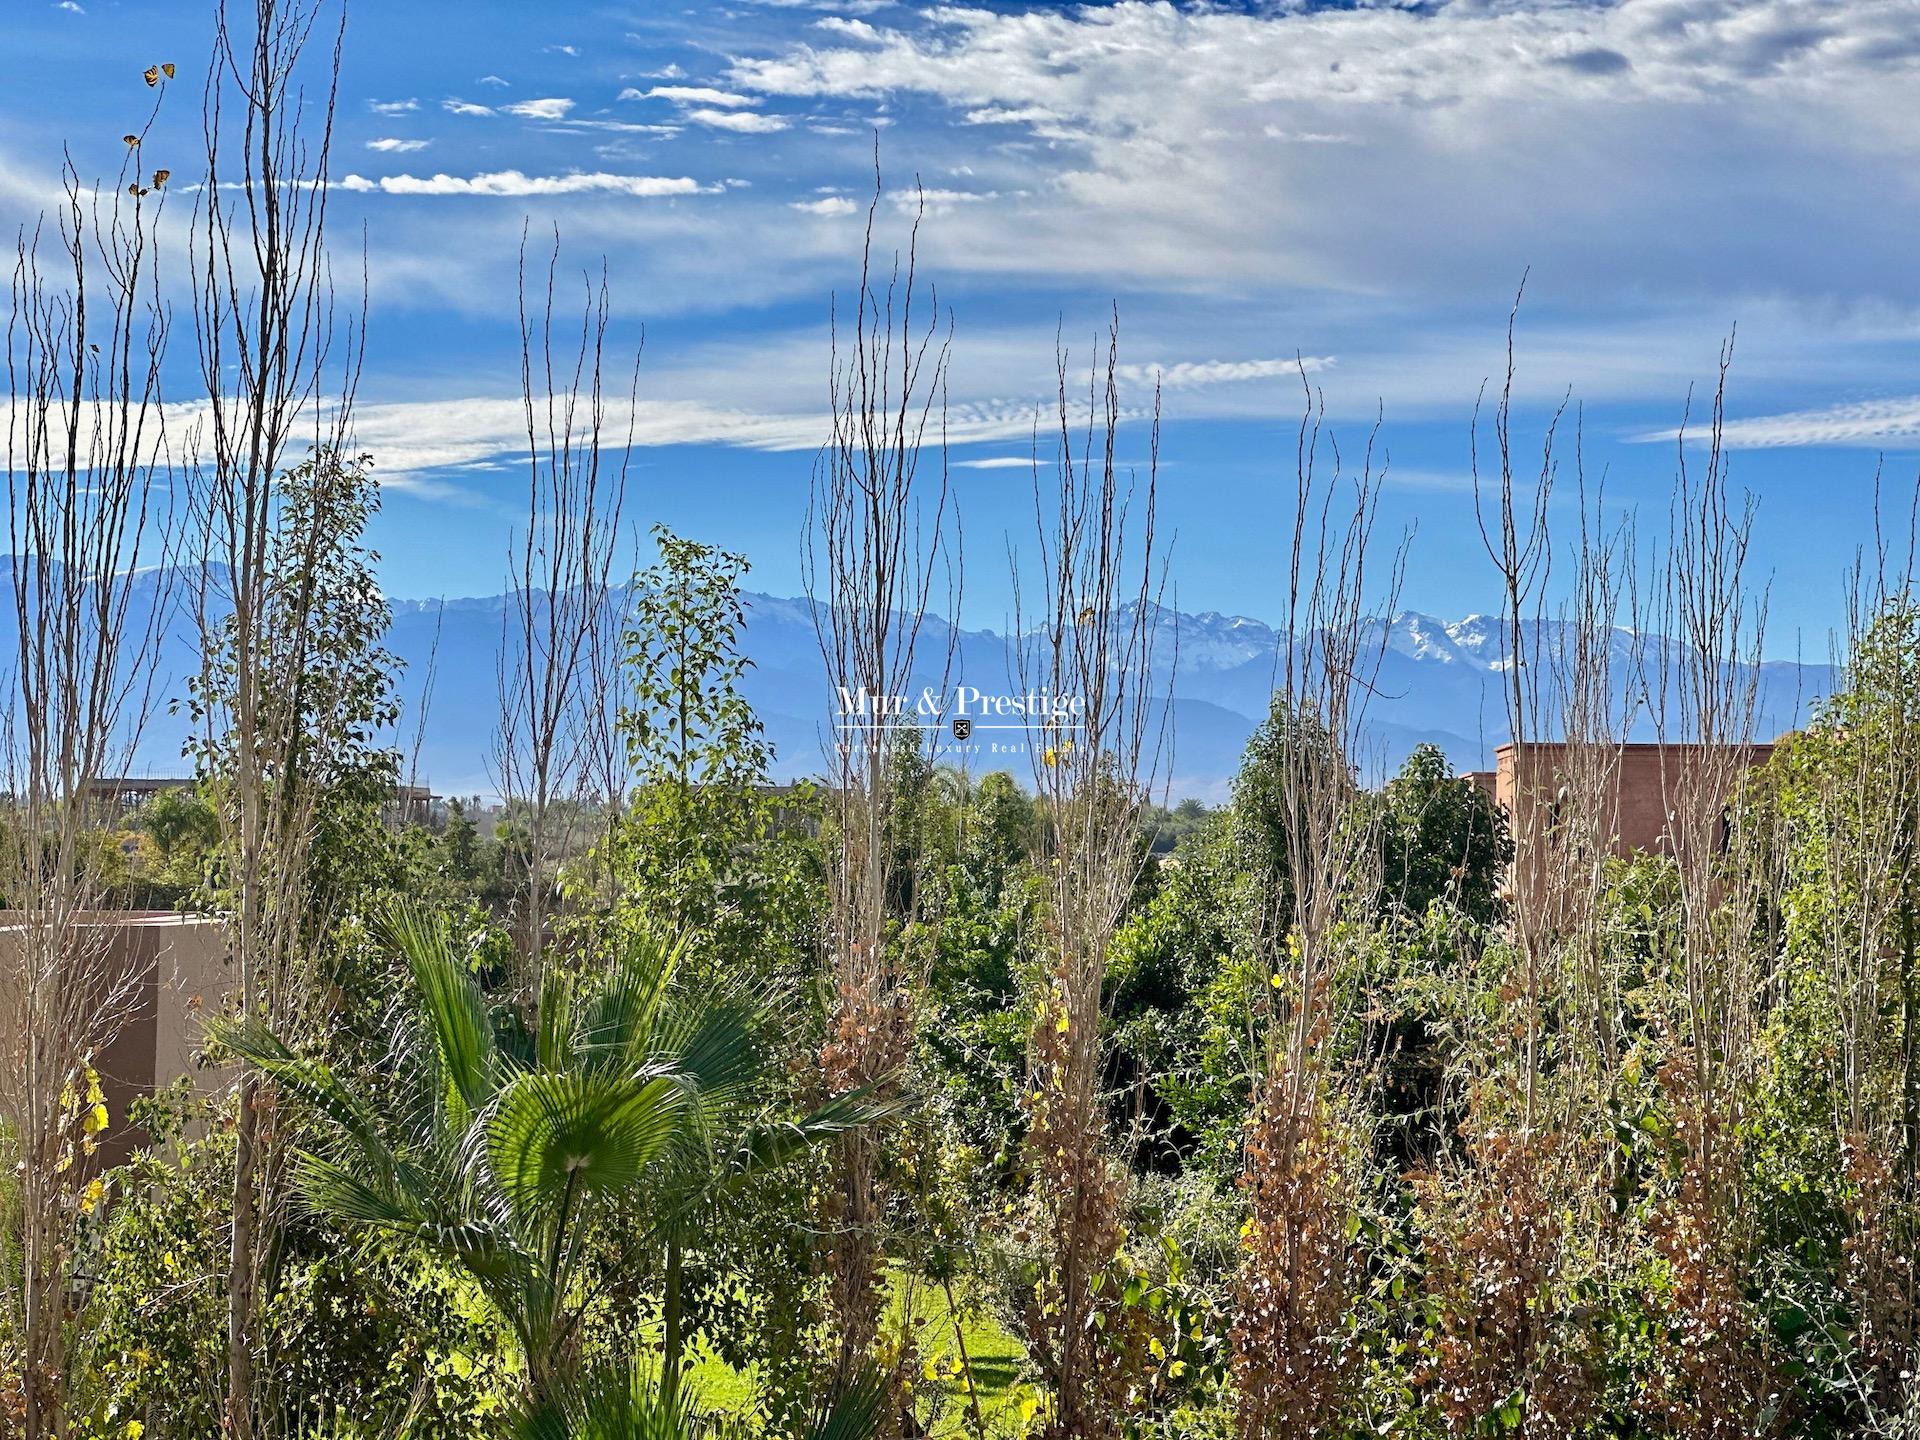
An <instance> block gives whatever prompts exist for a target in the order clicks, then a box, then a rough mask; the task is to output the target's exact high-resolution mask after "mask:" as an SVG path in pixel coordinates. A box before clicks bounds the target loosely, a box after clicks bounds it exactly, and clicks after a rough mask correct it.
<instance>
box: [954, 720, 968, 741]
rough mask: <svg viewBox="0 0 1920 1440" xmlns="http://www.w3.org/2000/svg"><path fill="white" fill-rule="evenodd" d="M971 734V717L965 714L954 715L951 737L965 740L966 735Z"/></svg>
mask: <svg viewBox="0 0 1920 1440" xmlns="http://www.w3.org/2000/svg"><path fill="white" fill-rule="evenodd" d="M972 734H973V721H972V719H971V718H969V717H968V716H965V715H956V716H954V717H953V738H954V739H956V740H965V739H966V738H967V737H968V736H970V735H972Z"/></svg>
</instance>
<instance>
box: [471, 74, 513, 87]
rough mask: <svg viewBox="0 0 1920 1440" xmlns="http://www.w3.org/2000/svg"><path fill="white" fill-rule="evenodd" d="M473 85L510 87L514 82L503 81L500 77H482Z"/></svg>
mask: <svg viewBox="0 0 1920 1440" xmlns="http://www.w3.org/2000/svg"><path fill="white" fill-rule="evenodd" d="M473 83H474V84H476V85H501V86H510V85H511V84H512V83H513V82H512V81H510V80H503V79H501V78H500V77H499V76H498V75H482V76H481V77H480V78H479V79H478V80H476V81H474V82H473Z"/></svg>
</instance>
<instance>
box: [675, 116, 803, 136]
mask: <svg viewBox="0 0 1920 1440" xmlns="http://www.w3.org/2000/svg"><path fill="white" fill-rule="evenodd" d="M686 113H687V119H689V120H691V121H692V122H693V123H694V124H696V125H705V126H707V127H709V128H710V129H714V130H731V131H733V132H734V133H735V134H737V135H770V134H772V133H773V132H774V131H776V130H784V129H786V128H787V122H786V121H785V120H784V119H782V118H781V117H780V116H778V115H756V114H754V113H753V112H752V111H750V110H689V111H687V112H686Z"/></svg>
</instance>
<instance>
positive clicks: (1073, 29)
mask: <svg viewBox="0 0 1920 1440" xmlns="http://www.w3.org/2000/svg"><path fill="white" fill-rule="evenodd" d="M1913 5H1914V0H1626V3H1618V4H1608V5H1586V4H1564V3H1551V0H1503V3H1497V4H1486V3H1481V0H1437V3H1434V4H1430V5H1419V6H1414V5H1400V4H1360V5H1352V6H1302V5H1293V4H1287V5H1279V4H1275V5H1271V6H1268V5H1262V6H1226V5H1211V4H1194V5H1179V4H1165V3H1145V0H1117V3H1113V4H1109V5H1082V4H1076V5H1062V6H1005V7H1002V6H997V5H995V6H989V5H984V4H977V3H976V4H957V5H947V6H944V7H940V8H938V9H933V8H926V9H916V10H915V11H913V12H912V13H908V14H903V13H902V11H901V9H899V8H895V9H893V10H890V11H888V12H887V18H888V20H889V21H890V23H876V24H874V25H871V26H868V27H867V28H866V29H863V30H857V31H856V30H855V29H853V28H850V27H847V26H828V27H825V28H824V29H813V30H811V31H810V32H809V33H808V35H807V37H806V39H805V40H804V41H794V42H789V43H788V44H787V45H786V46H785V47H784V48H781V49H778V50H775V51H772V52H771V53H761V54H757V55H751V56H743V57H740V58H736V59H735V60H733V61H732V62H731V64H730V66H729V68H728V71H727V72H726V74H727V79H728V82H729V83H730V84H731V85H732V86H733V87H735V88H737V89H740V90H742V91H745V92H749V93H758V94H763V95H767V96H769V97H776V96H778V97H793V98H795V99H808V100H826V101H832V100H840V101H848V100H880V101H887V100H890V99H893V98H898V97H902V96H912V97H917V98H919V99H921V100H923V101H928V102H931V103H932V105H933V107H935V109H936V110H940V109H944V114H945V123H947V124H948V125H952V124H955V123H967V122H971V123H974V124H978V125H993V126H998V127H1010V128H1012V129H1014V130H1015V131H1021V130H1024V131H1027V132H1029V134H1030V137H1031V138H1032V139H1033V140H1035V141H1037V142H1039V143H1038V144H1037V145H1035V146H1034V148H1031V149H1027V150H1022V151H1013V150H1008V149H1001V148H999V147H998V146H996V148H995V149H993V150H987V149H985V148H984V147H976V151H975V153H976V155H977V156H978V157H979V158H981V159H994V160H997V161H1001V162H1003V163H1002V164H1000V165H999V167H998V168H997V169H996V170H995V171H994V172H993V173H996V174H1005V175H1008V176H1009V177H1011V176H1012V175H1014V174H1018V175H1019V179H1018V185H1019V186H1020V188H1022V189H1027V190H1030V191H1031V192H1034V193H1039V194H1044V195H1045V196H1046V199H1047V202H1048V203H1047V204H1045V205H1041V206H1031V207H1025V208H1026V209H1027V210H1028V211H1029V213H1027V214H1024V215H1022V216H1020V217H1019V218H1018V219H1017V220H1016V219H1012V218H1010V215H1009V212H1010V211H1011V210H1012V208H1013V207H1011V206H1009V205H1007V204H1006V203H1004V202H1005V199H1006V198H1007V197H1008V194H1009V187H1008V186H1007V185H1006V184H1004V183H1003V184H1002V186H1001V187H1000V188H1001V189H1002V194H1003V201H1002V203H1000V204H998V205H991V206H975V207H972V208H973V209H974V210H975V211H976V212H977V213H976V214H975V215H974V216H972V217H971V218H967V219H964V220H957V221H956V222H955V223H954V224H952V225H950V226H948V227H946V229H945V231H944V233H943V235H942V236H940V237H938V238H936V239H933V240H932V241H931V242H930V243H932V244H934V245H935V246H936V247H938V253H939V255H940V256H942V257H945V258H951V259H954V260H957V261H959V262H960V263H964V264H966V265H967V266H969V267H970V268H971V269H973V270H975V271H985V272H992V271H1007V272H1022V273H1029V274H1067V275H1073V276H1076V277H1082V278H1085V277H1089V276H1098V277H1100V280H1101V282H1102V283H1105V284H1112V283H1114V282H1115V281H1116V279H1118V280H1131V279H1148V280H1154V281H1161V282H1165V283H1169V284H1172V285H1176V286H1180V287H1196V286H1199V287H1205V288H1210V289H1217V290H1220V291H1222V292H1225V291H1227V290H1230V289H1239V290H1241V291H1243V292H1244V291H1245V290H1246V287H1247V286H1248V285H1250V284H1257V285H1260V286H1261V287H1262V288H1263V289H1266V290H1269V291H1287V290H1290V289H1300V288H1306V289H1312V290H1316V291H1322V292H1326V293H1349V294H1354V293H1358V294H1370V295H1394V296H1396V297H1399V298H1402V299H1405V298H1408V297H1410V296H1418V297H1420V298H1428V299H1446V298H1450V299H1454V300H1457V298H1458V297H1459V296H1460V295H1461V294H1462V293H1473V294H1480V293H1483V290H1484V293H1493V292H1494V291H1496V290H1497V288H1499V287H1504V288H1507V289H1509V290H1510V289H1511V287H1512V283H1513V280H1514V278H1515V277H1517V275H1518V273H1519V271H1520V270H1521V269H1522V268H1523V267H1524V266H1525V265H1526V264H1527V262H1528V261H1530V260H1533V261H1544V260H1546V259H1547V258H1548V257H1551V258H1552V260H1553V261H1554V263H1555V264H1556V265H1558V266H1561V267H1564V269H1565V271H1566V272H1567V273H1569V274H1578V275H1580V276H1581V278H1582V282H1583V284H1584V285H1585V286H1586V288H1587V290H1588V293H1589V294H1590V295H1592V296H1593V297H1594V301H1593V303H1595V304H1596V305H1601V304H1605V303H1607V302H1606V301H1605V300H1603V299H1601V298H1600V297H1602V296H1604V295H1620V296H1626V295H1638V296H1639V297H1641V298H1642V299H1643V300H1644V298H1645V297H1646V296H1647V295H1648V294H1649V293H1655V294H1666V295H1675V296H1685V297H1687V298H1688V299H1689V300H1697V299H1698V297H1699V296H1700V295H1701V294H1702V293H1715V294H1727V293H1729V292H1730V291H1733V290H1735V289H1746V290H1748V291H1749V293H1761V294H1778V293H1790V294H1795V295H1801V296H1807V297H1819V298H1826V297H1830V296H1832V295H1833V294H1834V293H1835V292H1836V290H1837V291H1841V292H1852V293H1858V291H1859V290H1860V289H1861V288H1863V287H1865V288H1868V289H1869V290H1871V291H1872V292H1873V293H1875V295H1876V297H1877V298H1878V297H1881V296H1886V295H1889V294H1897V295H1898V296H1899V297H1900V298H1901V300H1902V301H1903V302H1906V303H1920V274H1916V273H1915V272H1914V271H1913V268H1912V267H1911V265H1910V264H1909V263H1908V262H1907V259H1906V258H1905V255H1904V251H1903V249H1902V247H1901V246H1899V245H1898V244H1896V243H1895V242H1894V241H1893V240H1892V239H1891V237H1893V236H1896V235H1902V234H1910V233H1912V230H1913V228H1914V226H1915V225H1916V224H1920V187H1917V186H1914V185H1911V184H1909V183H1907V181H1906V179H1905V178H1904V177H1905V176H1907V175H1909V174H1911V173H1912V172H1913V170H1914V168H1915V167H1916V165H1920V125H1916V124H1915V123H1913V120H1912V108H1911V103H1910V96H1911V94H1912V90H1913V86H1914V84H1915V81H1916V80H1920V27H1917V26H1916V25H1915V24H1914V12H1913ZM893 17H899V18H897V19H895V18H893ZM868 30H870V31H871V33H867V31H868ZM902 113H903V114H907V115H908V116H909V123H910V124H911V125H913V126H914V127H916V128H921V127H925V126H926V125H927V123H928V122H927V120H926V118H925V115H926V112H925V110H924V109H916V111H914V112H902ZM935 123H939V122H935ZM922 133H924V129H922ZM1682 136H1685V137H1689V138H1688V139H1687V140H1686V141H1684V142H1683V141H1682V140H1681V139H1680V138H1679V137H1682ZM1336 142H1338V143H1336ZM1002 143H1003V144H1004V143H1006V142H1002ZM1013 143H1018V142H1017V141H1015V142H1013ZM1016 155H1017V156H1018V157H1019V159H1020V161H1021V163H1022V166H1023V167H1024V173H1022V171H1018V170H1015V169H1014V168H1013V166H1012V164H1011V160H1012V158H1013V157H1014V156H1016ZM1894 177H1900V178H1898V179H1896V178H1894ZM1678 197H1685V199H1684V200H1681V199H1679V198H1678ZM1676 205H1680V206H1682V207H1683V208H1684V210H1685V212H1686V214H1687V216H1688V219H1687V221H1686V223H1684V224H1676V223H1675V207H1676ZM1415 216H1417V217H1419V219H1418V223H1414V222H1413V220H1412V218H1411V217H1415ZM1809 233H1819V234H1821V235H1822V236H1823V237H1826V243H1825V244H1823V246H1821V247H1818V249H1817V251H1810V250H1809V247H1807V245H1806V244H1805V236H1806V235H1807V234H1809ZM1089 236H1099V237H1100V241H1099V243H1098V244H1090V243H1088V240H1087V237H1089ZM1736 254H1737V255H1738V257H1739V260H1740V264H1739V266H1738V267H1734V266H1731V265H1730V264H1729V256H1730V255H1736ZM1736 269H1738V270H1739V272H1740V273H1738V274H1737V275H1736V274H1735V273H1734V272H1735V270H1736Z"/></svg>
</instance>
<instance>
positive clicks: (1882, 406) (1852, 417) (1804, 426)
mask: <svg viewBox="0 0 1920 1440" xmlns="http://www.w3.org/2000/svg"><path fill="white" fill-rule="evenodd" d="M1694 429H1695V431H1696V433H1699V434H1701V435H1702V436H1704V430H1703V429H1702V427H1700V426H1698V425H1696V426H1695V427H1694ZM1634 438H1635V439H1636V440H1639V441H1641V442H1643V443H1650V442H1655V441H1661V442H1666V443H1672V441H1673V440H1675V439H1676V438H1677V435H1676V432H1675V431H1673V430H1657V431H1654V432H1652V433H1650V434H1645V435H1636V436H1635V437H1634ZM1721 440H1722V443H1724V444H1725V445H1726V446H1727V447H1728V448H1729V449H1734V450H1771V449H1785V448H1790V447H1794V446H1802V445H1846V446H1864V447H1868V448H1873V449H1888V450H1913V449H1920V395H1903V396H1898V397H1895V398H1891V399H1884V400H1856V401H1851V402H1848V403H1845V404H1839V405H1830V406H1827V407H1826V408H1824V409H1817V410H1792V411H1786V412H1784V413H1782V414H1778V415H1756V416H1753V417H1751V418H1749V419H1745V420H1729V421H1727V422H1726V424H1725V425H1724V427H1723V428H1722V431H1721Z"/></svg>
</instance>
